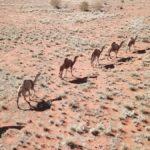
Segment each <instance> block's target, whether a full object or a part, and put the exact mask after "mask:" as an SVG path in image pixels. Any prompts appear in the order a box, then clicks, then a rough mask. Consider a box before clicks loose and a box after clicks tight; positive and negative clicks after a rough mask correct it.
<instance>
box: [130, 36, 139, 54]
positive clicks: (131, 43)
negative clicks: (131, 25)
mask: <svg viewBox="0 0 150 150" xmlns="http://www.w3.org/2000/svg"><path fill="white" fill-rule="evenodd" d="M137 37H138V36H137V35H136V36H135V38H133V37H131V38H130V40H129V42H128V48H129V51H130V50H131V47H132V46H133V47H134V50H135V42H136V40H137Z"/></svg>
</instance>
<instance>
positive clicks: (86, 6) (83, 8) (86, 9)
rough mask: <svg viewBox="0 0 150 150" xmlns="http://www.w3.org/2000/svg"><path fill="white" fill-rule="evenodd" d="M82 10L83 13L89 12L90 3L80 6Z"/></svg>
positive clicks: (83, 3)
mask: <svg viewBox="0 0 150 150" xmlns="http://www.w3.org/2000/svg"><path fill="white" fill-rule="evenodd" d="M80 10H82V11H89V3H88V2H85V1H84V2H82V3H81V4H80Z"/></svg>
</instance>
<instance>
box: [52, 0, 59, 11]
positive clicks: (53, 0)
mask: <svg viewBox="0 0 150 150" xmlns="http://www.w3.org/2000/svg"><path fill="white" fill-rule="evenodd" d="M50 3H51V5H52V6H53V7H54V8H57V9H60V5H61V0H51V1H50Z"/></svg>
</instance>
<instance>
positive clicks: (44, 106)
mask: <svg viewBox="0 0 150 150" xmlns="http://www.w3.org/2000/svg"><path fill="white" fill-rule="evenodd" d="M60 100H62V97H61V96H59V97H56V98H54V99H50V100H44V99H41V101H40V102H37V103H36V105H35V106H32V107H31V108H29V109H22V108H19V109H20V110H23V111H45V110H48V109H50V108H51V106H52V103H53V102H54V101H60ZM34 102H36V101H34Z"/></svg>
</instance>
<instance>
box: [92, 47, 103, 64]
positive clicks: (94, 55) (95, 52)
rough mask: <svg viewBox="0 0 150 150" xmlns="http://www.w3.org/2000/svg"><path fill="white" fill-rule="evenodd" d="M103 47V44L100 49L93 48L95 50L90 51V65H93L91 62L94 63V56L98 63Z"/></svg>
mask: <svg viewBox="0 0 150 150" xmlns="http://www.w3.org/2000/svg"><path fill="white" fill-rule="evenodd" d="M104 48H105V46H103V47H102V48H101V50H99V49H95V50H94V51H93V53H92V55H91V66H93V63H94V61H95V59H96V58H97V63H98V65H99V57H100V55H101V53H102V52H103V50H104Z"/></svg>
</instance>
